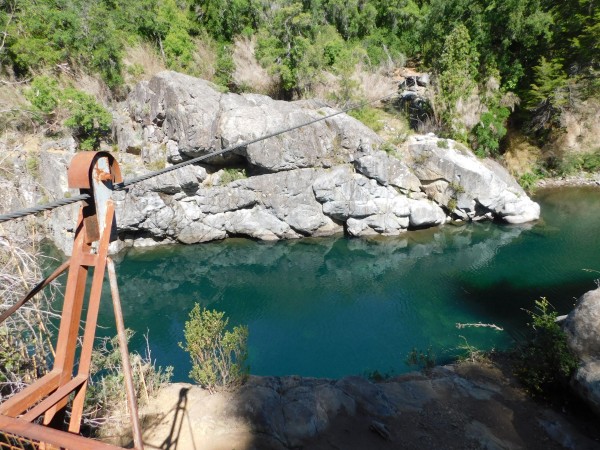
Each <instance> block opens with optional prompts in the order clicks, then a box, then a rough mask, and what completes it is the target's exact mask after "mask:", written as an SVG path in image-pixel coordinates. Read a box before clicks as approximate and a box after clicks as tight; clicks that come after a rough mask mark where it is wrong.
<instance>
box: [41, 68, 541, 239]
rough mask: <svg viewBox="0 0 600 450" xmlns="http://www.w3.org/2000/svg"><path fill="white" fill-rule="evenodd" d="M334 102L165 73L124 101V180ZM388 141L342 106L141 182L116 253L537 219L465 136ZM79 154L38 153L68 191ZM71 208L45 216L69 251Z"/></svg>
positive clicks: (120, 133) (118, 122)
mask: <svg viewBox="0 0 600 450" xmlns="http://www.w3.org/2000/svg"><path fill="white" fill-rule="evenodd" d="M333 112H334V110H332V109H330V108H328V107H326V106H325V105H322V104H319V103H317V102H313V101H298V102H282V101H275V100H273V99H271V98H269V97H266V96H262V95H256V94H243V95H237V94H222V93H220V92H218V91H217V90H216V89H215V88H214V87H213V85H211V84H210V83H208V82H206V81H204V80H200V79H197V78H192V77H189V76H186V75H182V74H179V73H176V72H161V73H159V74H158V75H156V76H155V77H153V78H152V79H151V80H150V81H149V82H141V83H139V84H138V85H137V86H136V88H135V89H134V90H133V91H132V93H131V94H130V96H129V98H128V100H127V102H126V103H125V104H123V105H121V107H120V109H119V110H118V111H115V112H114V137H115V141H116V147H117V148H115V150H118V153H117V155H116V156H117V159H118V160H119V161H120V163H121V166H122V170H123V171H124V172H125V176H126V177H127V176H128V175H133V174H140V173H144V172H148V171H150V170H151V169H156V168H159V167H164V166H165V165H168V164H174V163H178V162H181V161H184V160H187V159H190V158H193V157H196V156H199V155H204V154H208V153H210V152H213V151H215V150H220V149H222V148H225V147H228V146H231V145H234V144H238V143H242V142H246V141H249V140H252V139H255V138H257V137H261V136H264V135H266V134H269V133H273V132H275V131H279V130H281V129H284V128H288V127H292V126H295V125H300V124H303V123H306V122H308V121H311V120H314V119H318V118H321V117H324V116H326V115H329V114H331V113H333ZM384 144H385V143H384V142H383V141H382V139H381V138H380V137H379V136H378V135H377V134H375V133H374V132H373V131H372V130H371V129H369V128H368V127H366V126H364V125H363V124H362V123H360V122H359V121H357V120H355V119H353V118H352V117H350V116H347V115H345V114H342V115H338V116H335V117H333V118H330V119H327V120H324V121H321V122H318V123H315V124H313V125H310V126H307V127H303V128H299V129H297V130H294V131H291V132H289V133H285V134H283V135H279V136H277V137H273V138H270V139H267V140H264V141H260V142H256V143H253V144H250V145H247V146H244V147H240V148H239V149H237V150H235V151H234V152H231V153H228V154H225V155H223V156H219V157H216V158H213V159H212V160H209V161H208V162H209V164H206V165H203V166H187V167H185V168H182V169H180V170H177V171H174V172H171V173H170V174H167V175H163V176H161V177H158V178H155V179H152V180H149V181H146V182H143V183H140V184H138V185H135V186H133V187H131V188H130V189H128V191H127V192H118V193H115V199H116V201H117V223H118V227H119V237H120V241H119V242H118V243H117V244H116V245H115V246H114V249H113V250H118V249H119V248H122V247H123V246H129V245H156V244H159V243H170V242H182V243H186V244H191V243H197V242H205V241H210V240H215V239H223V238H226V237H228V236H248V237H251V238H255V239H263V240H276V239H290V238H298V237H302V236H324V235H331V234H335V233H341V232H346V233H348V234H349V235H352V236H366V235H377V234H381V235H397V234H399V233H402V232H404V231H405V230H407V229H408V228H422V227H430V226H435V225H440V224H443V223H445V222H446V221H448V220H450V219H456V218H458V219H463V220H480V219H484V218H487V219H498V220H503V221H506V222H510V223H522V222H526V221H531V220H535V219H537V218H538V217H539V206H538V205H537V204H535V203H534V202H532V201H531V200H530V199H529V198H528V197H527V195H526V194H525V192H524V191H523V190H522V189H521V188H520V187H519V186H518V184H517V183H516V182H514V180H513V179H512V178H511V177H510V176H509V175H508V173H507V172H506V171H505V170H504V169H503V168H502V167H501V166H499V165H498V164H496V163H494V162H492V161H484V160H479V159H477V158H476V157H475V156H474V155H473V154H472V153H471V152H470V151H469V150H468V149H466V148H464V147H463V146H461V145H460V144H457V143H455V142H453V141H449V140H443V139H438V138H437V137H435V136H433V135H427V136H419V135H415V136H412V137H411V138H409V140H408V141H407V142H406V143H405V144H404V146H403V147H401V148H391V150H390V145H389V144H385V145H384ZM384 149H385V150H387V152H386V151H384ZM73 153H74V148H73V146H72V145H68V142H67V143H64V142H62V143H56V144H55V145H46V148H45V149H44V150H43V151H42V152H41V154H40V174H41V175H40V176H41V182H42V184H43V185H44V186H46V189H48V190H49V191H50V192H52V193H53V194H54V195H55V196H57V197H62V196H63V195H64V193H65V192H66V191H68V189H67V186H66V184H65V179H64V176H63V175H64V174H66V168H65V165H66V164H68V162H69V160H70V158H71V157H72V155H73ZM75 211H76V208H71V209H69V208H65V209H64V210H63V211H62V212H60V213H59V214H52V215H51V216H50V219H49V222H48V224H47V226H48V228H49V230H50V234H51V235H52V237H53V239H54V240H55V241H56V242H57V243H58V244H59V246H60V247H61V248H63V249H65V250H66V249H68V248H69V246H70V244H69V240H70V238H71V237H72V232H71V228H72V226H73V223H74V214H75Z"/></svg>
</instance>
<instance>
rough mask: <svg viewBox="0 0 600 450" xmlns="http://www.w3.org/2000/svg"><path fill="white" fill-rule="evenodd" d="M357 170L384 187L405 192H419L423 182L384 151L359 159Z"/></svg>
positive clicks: (356, 163) (404, 165) (356, 164)
mask: <svg viewBox="0 0 600 450" xmlns="http://www.w3.org/2000/svg"><path fill="white" fill-rule="evenodd" d="M355 166H356V170H358V171H359V172H360V173H362V174H363V175H365V176H366V177H369V178H373V179H375V180H377V181H378V182H379V183H381V184H382V185H384V186H388V185H391V186H395V187H397V188H399V189H402V190H404V191H413V192H419V191H420V188H421V182H420V181H419V179H418V178H417V177H416V176H415V175H414V174H413V173H412V172H411V171H410V169H409V168H408V167H407V166H406V164H404V163H403V162H401V161H399V160H398V159H397V158H394V157H393V156H389V155H388V154H387V153H385V152H384V151H377V152H374V153H372V154H370V155H365V156H362V157H360V158H358V159H357V160H356V162H355Z"/></svg>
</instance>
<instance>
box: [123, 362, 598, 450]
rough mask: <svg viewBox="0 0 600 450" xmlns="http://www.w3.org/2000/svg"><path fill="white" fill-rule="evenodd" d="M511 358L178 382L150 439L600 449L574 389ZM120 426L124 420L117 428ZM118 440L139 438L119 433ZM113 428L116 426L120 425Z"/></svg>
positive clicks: (171, 443) (238, 449)
mask: <svg viewBox="0 0 600 450" xmlns="http://www.w3.org/2000/svg"><path fill="white" fill-rule="evenodd" d="M507 361H508V360H507V359H506V358H504V360H503V359H502V358H498V360H497V361H494V362H493V363H491V362H487V363H486V362H477V363H469V362H463V363H460V364H455V365H451V366H444V367H436V368H435V369H433V371H432V372H431V373H429V374H422V373H418V372H414V373H412V374H406V375H402V376H399V377H396V378H393V379H389V380H384V381H381V382H378V383H373V382H369V381H368V380H365V379H364V378H360V377H348V378H346V379H342V380H324V379H314V378H313V379H311V378H301V377H281V378H280V377H251V379H250V381H249V382H248V383H247V384H246V385H245V386H243V387H242V388H240V389H239V390H237V391H234V392H219V393H216V394H210V393H208V392H207V391H205V390H203V389H201V388H200V387H198V386H192V385H189V384H181V383H179V384H172V385H169V386H167V387H166V388H164V389H163V390H161V392H159V395H158V397H157V398H156V399H154V400H152V401H151V403H150V404H149V405H147V406H146V407H144V408H142V415H143V417H142V421H143V429H144V432H143V438H144V444H145V448H146V449H148V450H149V449H160V450H175V449H179V450H200V449H202V450H232V449H235V450H253V449H256V450H269V449H273V450H283V449H315V450H325V449H333V450H341V449H357V450H363V449H364V450H371V449H384V450H385V449H419V450H421V449H448V450H451V449H487V450H497V449H510V450H512V449H533V450H536V449H540V450H542V449H543V450H554V449H556V450H558V449H573V450H592V449H600V421H599V419H598V417H597V416H595V415H594V414H593V413H592V412H591V411H590V410H589V409H588V408H587V407H586V406H585V405H583V404H582V403H580V402H579V401H577V400H575V399H571V400H569V402H564V401H563V402H562V403H561V405H560V406H559V407H556V406H554V407H551V406H549V405H548V404H543V403H540V402H536V401H534V400H532V399H531V398H530V397H529V396H528V395H527V394H526V392H525V391H524V390H523V389H522V387H520V386H519V384H518V382H517V381H516V380H515V379H514V377H513V376H512V375H511V369H510V366H509V363H508V362H507ZM112 431H113V433H114V432H115V430H112ZM116 434H117V435H120V439H117V440H114V439H113V440H112V441H113V442H115V443H118V444H121V445H123V444H125V445H126V444H131V440H130V437H127V433H116ZM113 435H114V434H113Z"/></svg>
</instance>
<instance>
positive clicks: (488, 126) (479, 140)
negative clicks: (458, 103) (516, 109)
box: [471, 107, 510, 158]
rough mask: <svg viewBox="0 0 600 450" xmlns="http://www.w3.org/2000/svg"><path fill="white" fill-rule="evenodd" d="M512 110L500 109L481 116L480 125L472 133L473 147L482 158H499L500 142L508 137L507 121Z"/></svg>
mask: <svg viewBox="0 0 600 450" xmlns="http://www.w3.org/2000/svg"><path fill="white" fill-rule="evenodd" d="M509 115H510V110H509V109H508V108H505V107H499V108H496V109H493V110H492V111H487V112H485V113H483V114H482V115H481V119H480V121H479V123H478V124H477V125H476V126H475V127H474V128H473V130H472V131H471V136H472V138H471V146H472V147H473V148H474V149H475V154H476V155H477V156H479V157H480V158H485V157H487V156H498V155H499V153H500V140H501V139H502V138H503V137H504V136H505V135H506V131H507V130H506V120H507V119H508V116H509Z"/></svg>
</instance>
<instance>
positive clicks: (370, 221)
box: [313, 166, 410, 236]
mask: <svg viewBox="0 0 600 450" xmlns="http://www.w3.org/2000/svg"><path fill="white" fill-rule="evenodd" d="M313 190H314V193H315V197H316V198H317V200H319V201H320V202H322V203H323V212H324V213H325V214H327V215H328V216H330V217H332V218H334V219H336V220H341V221H348V223H347V226H348V232H349V233H350V234H352V235H354V236H368V235H373V234H375V233H374V231H375V232H376V233H382V234H387V235H396V234H398V233H399V232H400V231H401V230H402V229H405V228H406V227H408V224H409V219H408V216H409V215H410V207H409V203H408V198H407V197H405V196H403V195H400V194H399V193H398V192H396V191H395V190H394V189H393V188H391V187H383V186H381V185H379V184H378V183H377V182H376V181H375V180H370V179H368V178H366V177H364V176H363V175H361V174H357V173H354V172H353V171H352V168H351V167H350V166H338V167H335V168H333V169H331V170H330V171H324V172H323V173H322V174H321V175H320V176H319V177H318V178H317V179H316V180H315V182H314V183H313Z"/></svg>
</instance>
